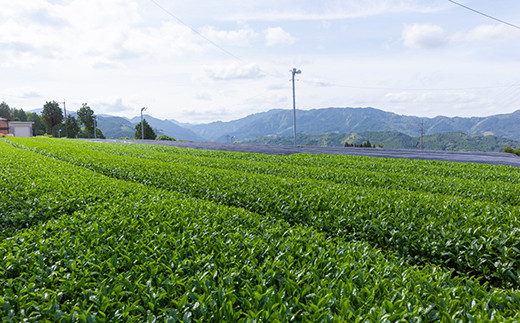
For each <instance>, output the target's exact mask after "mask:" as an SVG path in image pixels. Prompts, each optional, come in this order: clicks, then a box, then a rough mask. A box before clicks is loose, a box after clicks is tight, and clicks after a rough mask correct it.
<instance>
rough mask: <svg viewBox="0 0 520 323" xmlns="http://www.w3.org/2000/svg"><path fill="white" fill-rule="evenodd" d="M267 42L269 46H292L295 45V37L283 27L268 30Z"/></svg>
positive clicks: (266, 31) (266, 34) (266, 33)
mask: <svg viewBox="0 0 520 323" xmlns="http://www.w3.org/2000/svg"><path fill="white" fill-rule="evenodd" d="M265 41H266V44H267V46H273V45H278V44H281V45H292V44H294V41H295V39H294V37H293V36H291V34H289V33H288V32H286V31H285V30H283V29H282V28H281V27H274V28H267V29H266V30H265Z"/></svg>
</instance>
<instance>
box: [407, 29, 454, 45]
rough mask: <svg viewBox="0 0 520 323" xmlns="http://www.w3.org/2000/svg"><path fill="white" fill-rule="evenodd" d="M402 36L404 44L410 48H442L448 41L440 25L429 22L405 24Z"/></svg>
mask: <svg viewBox="0 0 520 323" xmlns="http://www.w3.org/2000/svg"><path fill="white" fill-rule="evenodd" d="M402 38H403V41H404V44H405V45H406V46H407V47H410V48H424V49H432V48H440V47H444V46H445V45H446V44H447V43H448V38H447V37H446V35H445V33H444V30H443V29H442V28H441V27H440V26H437V25H429V24H415V25H411V26H405V27H404V30H403V34H402Z"/></svg>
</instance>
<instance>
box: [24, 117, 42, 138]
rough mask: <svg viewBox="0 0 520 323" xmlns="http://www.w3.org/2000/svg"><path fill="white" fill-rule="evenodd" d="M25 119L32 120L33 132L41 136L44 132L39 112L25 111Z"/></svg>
mask: <svg viewBox="0 0 520 323" xmlns="http://www.w3.org/2000/svg"><path fill="white" fill-rule="evenodd" d="M25 115H26V116H27V121H30V122H33V127H32V128H33V133H34V135H35V136H41V135H43V134H45V125H44V124H43V122H42V118H41V116H40V115H39V114H37V113H33V112H26V113H25Z"/></svg>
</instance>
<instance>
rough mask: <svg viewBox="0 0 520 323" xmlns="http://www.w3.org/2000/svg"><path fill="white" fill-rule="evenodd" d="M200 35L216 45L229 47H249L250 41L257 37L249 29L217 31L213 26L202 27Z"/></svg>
mask: <svg viewBox="0 0 520 323" xmlns="http://www.w3.org/2000/svg"><path fill="white" fill-rule="evenodd" d="M201 34H202V35H203V36H204V37H207V38H208V39H210V40H211V41H214V42H216V43H217V44H219V45H220V44H223V45H231V46H249V45H250V41H251V39H253V38H255V37H256V36H257V33H256V32H255V31H254V30H253V29H252V28H250V27H247V26H246V27H244V28H242V29H239V30H229V31H228V30H218V29H216V28H215V27H213V26H206V27H203V28H202V30H201Z"/></svg>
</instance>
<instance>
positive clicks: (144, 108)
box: [141, 107, 148, 140]
mask: <svg viewBox="0 0 520 323" xmlns="http://www.w3.org/2000/svg"><path fill="white" fill-rule="evenodd" d="M146 109H148V108H146V107H142V108H141V138H142V139H143V140H144V124H143V111H145V110H146Z"/></svg>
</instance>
